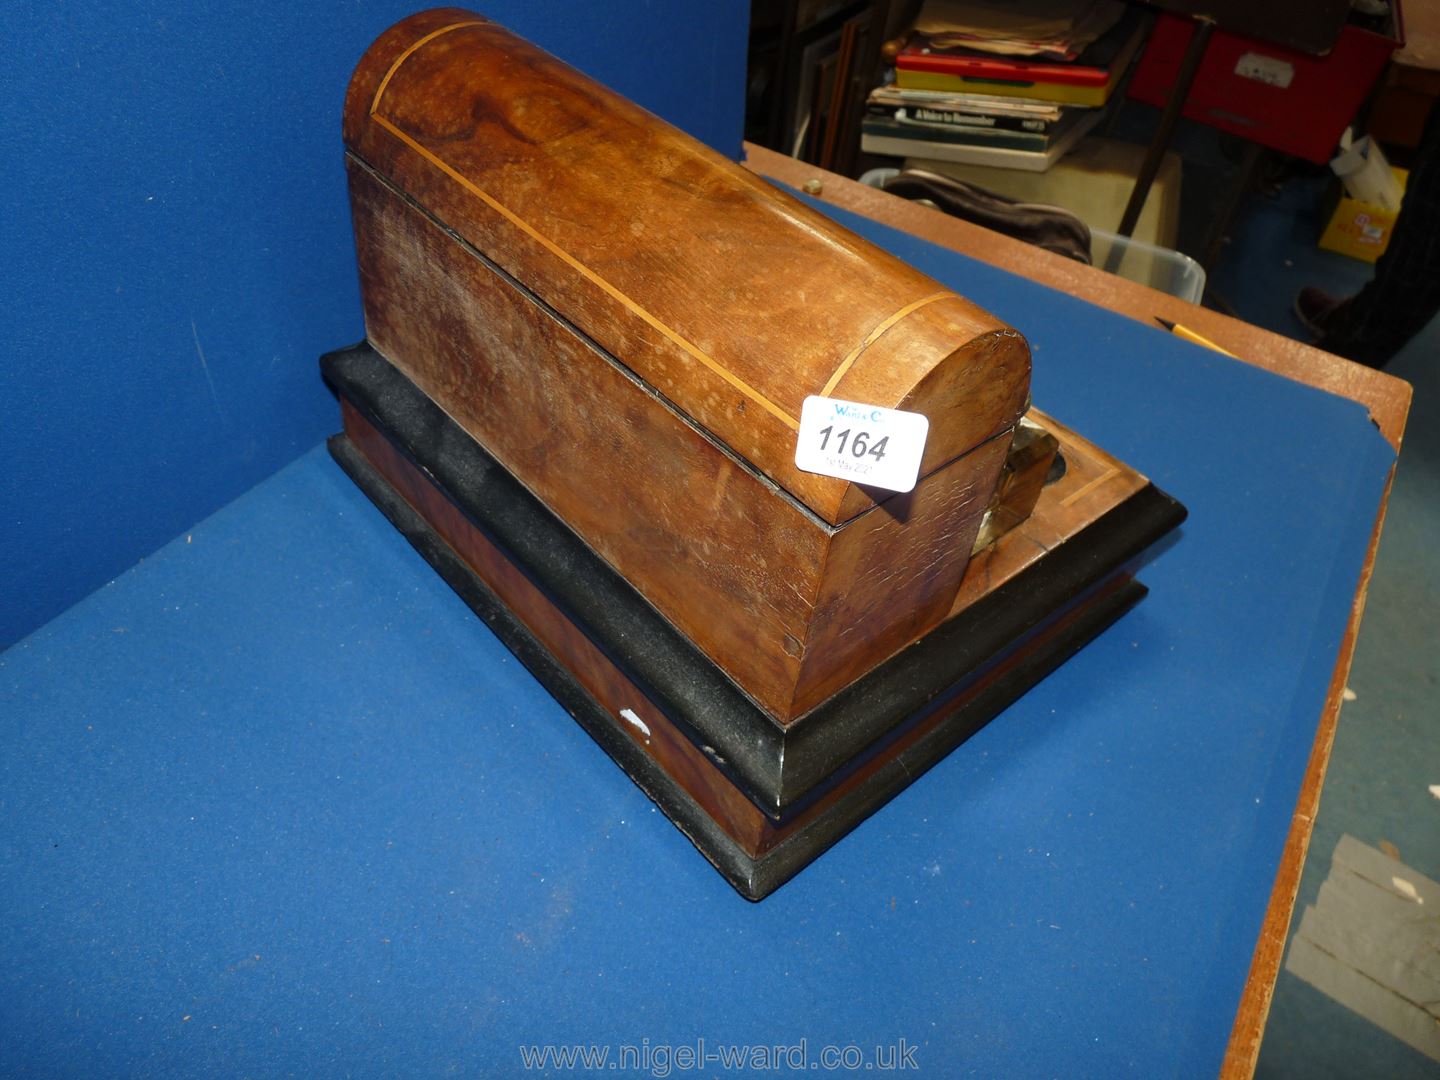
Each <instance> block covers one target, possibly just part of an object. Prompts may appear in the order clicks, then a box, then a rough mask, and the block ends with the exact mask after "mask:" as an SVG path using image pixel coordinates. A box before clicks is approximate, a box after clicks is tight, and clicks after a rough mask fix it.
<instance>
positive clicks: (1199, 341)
mask: <svg viewBox="0 0 1440 1080" xmlns="http://www.w3.org/2000/svg"><path fill="white" fill-rule="evenodd" d="M1155 321H1156V322H1158V323H1159V324H1160V325H1161V326H1163V327H1164V328H1165V329H1166V330H1169V331H1170V333H1172V334H1174V335H1175V336H1176V337H1178V338H1181V339H1183V340H1185V341H1189V342H1191V343H1193V344H1195V345H1203V346H1205V348H1207V349H1213V350H1214V351H1215V352H1218V353H1220V354H1222V355H1224V356H1228V357H1231V358H1232V359H1235V360H1239V359H1240V358H1239V357H1238V356H1236V355H1235V354H1234V353H1233V352H1231V351H1230V350H1229V349H1222V348H1221V347H1220V346H1219V345H1216V344H1215V342H1213V341H1211V340H1210V339H1209V338H1207V337H1205V336H1203V335H1201V334H1197V333H1196V332H1195V331H1194V330H1191V329H1190V328H1189V327H1188V326H1181V325H1180V324H1179V323H1176V322H1171V321H1170V320H1169V319H1162V318H1160V316H1159V315H1156V316H1155Z"/></svg>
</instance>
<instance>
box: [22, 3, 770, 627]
mask: <svg viewBox="0 0 1440 1080" xmlns="http://www.w3.org/2000/svg"><path fill="white" fill-rule="evenodd" d="M425 6H426V5H425V4H423V3H421V2H419V0H351V2H349V3H345V4H337V3H321V2H317V0H250V2H248V3H244V4H230V5H206V4H178V3H175V2H174V0H134V2H130V3H125V4H99V3H85V4H58V3H53V2H49V0H43V2H38V0H6V2H5V3H3V4H0V40H3V41H5V42H6V44H7V49H6V60H5V62H4V63H0V100H4V101H6V102H10V103H11V105H12V108H11V110H10V115H9V116H8V117H7V119H6V122H5V123H4V124H3V125H0V161H3V162H4V173H3V179H0V265H3V266H4V267H5V288H4V289H3V290H0V461H4V462H5V468H4V469H3V470H0V648H3V647H4V646H6V645H9V644H11V643H13V642H14V641H15V640H16V639H17V638H19V637H20V636H22V635H23V634H26V633H28V632H29V631H31V630H33V629H35V628H36V627H37V626H39V625H40V624H41V623H43V622H45V621H46V620H47V619H50V618H52V617H54V616H55V615H57V614H59V613H60V612H61V611H63V610H64V609H65V608H67V607H69V606H70V605H71V604H73V603H74V602H75V601H77V600H79V599H80V598H81V597H83V596H85V595H86V594H87V593H89V592H90V591H91V590H92V589H95V588H96V587H98V586H99V585H101V584H103V583H104V582H105V581H106V580H108V579H109V578H111V577H113V576H114V575H115V574H117V573H119V572H120V571H122V570H124V569H125V568H126V567H129V566H133V565H134V563H135V561H136V560H137V559H139V558H140V557H141V556H143V555H147V554H149V553H150V552H152V551H154V550H155V549H156V548H157V547H159V546H160V545H161V544H163V543H164V542H165V541H166V540H168V539H169V538H170V537H171V536H174V535H175V533H177V532H178V531H180V530H181V529H184V528H186V527H188V526H189V525H191V524H193V523H194V522H196V521H198V520H199V519H200V518H202V517H204V516H205V515H207V514H209V513H211V512H212V511H213V510H215V509H216V508H218V507H220V506H223V505H224V504H225V503H226V502H228V501H229V500H231V499H233V498H234V497H235V496H236V495H238V494H240V493H241V492H243V491H245V490H246V489H247V488H249V487H250V486H252V485H253V484H255V483H257V482H259V481H260V480H261V479H263V478H264V477H266V476H268V475H270V474H271V473H272V472H274V471H275V469H277V468H278V467H279V466H281V465H283V464H284V463H285V462H287V461H290V460H292V459H293V458H294V457H296V456H297V455H298V454H300V453H301V452H303V451H304V450H305V449H306V448H307V447H309V446H312V445H314V444H315V443H316V442H317V441H319V440H320V439H321V438H323V437H324V435H325V434H326V432H327V430H328V429H329V427H330V425H331V424H332V423H333V419H334V408H335V406H334V402H333V401H332V400H331V399H330V397H329V395H327V394H326V393H325V391H324V389H323V388H322V387H321V386H320V383H319V381H318V380H317V379H316V378H315V357H316V356H317V355H318V354H319V353H320V352H322V351H324V350H326V349H330V348H334V347H335V346H336V345H337V344H340V343H342V342H345V341H348V340H352V339H353V338H355V337H357V336H358V333H357V328H358V327H359V326H360V325H361V320H360V302H359V292H358V288H357V285H356V276H355V259H354V245H353V242H352V240H351V235H350V213H349V204H348V201H347V198H346V192H345V172H344V166H343V162H342V147H341V142H340V109H341V104H342V101H343V98H344V94H345V86H346V84H347V83H348V81H349V79H350V73H351V71H352V69H353V68H354V65H355V64H356V63H357V62H358V61H359V59H360V56H361V54H362V53H363V52H364V51H365V49H366V48H367V47H368V46H369V44H370V43H371V42H372V41H373V40H374V39H375V38H376V37H377V36H379V35H380V34H381V33H382V32H383V31H384V30H385V29H386V28H387V27H389V26H390V25H391V24H393V23H395V22H397V21H398V20H400V19H401V18H403V17H404V16H406V15H409V14H411V13H412V12H414V11H417V10H419V9H421V8H423V7H425ZM480 6H481V7H482V9H483V11H484V13H485V14H486V15H488V16H490V17H492V18H494V19H496V20H498V21H500V22H502V23H504V24H505V25H507V26H509V27H511V28H512V29H514V30H516V31H517V32H518V33H520V34H522V35H524V36H526V37H528V38H530V39H531V40H533V41H535V42H536V43H538V44H540V45H542V46H543V47H545V48H547V49H550V50H551V51H552V52H555V53H556V54H557V55H559V56H560V57H561V58H562V59H564V60H567V61H568V62H570V63H572V64H575V65H576V66H578V67H580V68H581V69H582V70H584V71H585V72H587V73H588V74H590V75H592V76H594V77H595V78H597V79H599V80H600V81H602V82H605V83H607V84H608V85H610V86H612V87H613V88H614V89H616V90H618V91H619V92H620V93H622V94H625V95H626V96H627V97H630V98H632V99H633V100H635V101H638V102H639V103H640V104H642V105H644V106H646V107H647V108H649V109H651V110H653V111H654V112H656V113H659V114H660V115H661V116H663V117H664V118H665V119H667V120H669V121H671V122H672V123H675V124H678V125H679V126H680V127H682V128H684V129H685V130H687V131H688V132H690V134H692V135H694V136H696V137H697V138H700V139H703V140H705V141H707V142H709V143H711V144H712V145H714V146H716V147H717V148H718V149H720V150H721V151H723V152H724V153H727V154H736V153H738V151H739V149H740V134H741V126H742V119H743V118H742V112H743V109H744V94H743V92H742V88H743V84H744V78H745V75H744V72H745V45H746V25H747V15H748V11H749V5H748V4H747V3H746V2H745V0H722V2H719V3H706V4H659V3H655V2H654V0H605V2H603V3H588V4H587V3H577V2H573V0H487V2H486V3H484V4H483V5H480Z"/></svg>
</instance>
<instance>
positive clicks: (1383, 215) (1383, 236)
mask: <svg viewBox="0 0 1440 1080" xmlns="http://www.w3.org/2000/svg"><path fill="white" fill-rule="evenodd" d="M1390 171H1391V172H1393V173H1394V174H1395V177H1396V179H1398V180H1399V181H1400V187H1401V188H1402V189H1403V188H1404V187H1405V181H1406V180H1407V179H1408V178H1409V175H1410V174H1409V172H1408V171H1407V170H1405V169H1397V168H1395V167H1394V166H1393V165H1392V166H1391V168H1390ZM1325 208H1326V214H1325V231H1324V232H1323V233H1321V234H1320V246H1321V247H1322V248H1324V249H1325V250H1326V251H1336V252H1339V253H1340V254H1341V255H1349V256H1350V257H1351V258H1352V259H1363V260H1364V261H1365V262H1372V263H1373V262H1374V261H1375V260H1376V259H1378V258H1380V256H1381V255H1383V254H1385V249H1386V248H1387V247H1388V246H1389V245H1390V236H1391V234H1392V233H1393V232H1394V231H1395V218H1396V217H1397V216H1398V212H1396V211H1392V210H1385V209H1382V208H1381V207H1379V206H1375V205H1374V204H1373V203H1367V202H1361V201H1360V200H1359V199H1352V198H1351V197H1350V196H1349V195H1346V194H1345V193H1344V188H1343V187H1341V185H1340V183H1339V181H1336V182H1335V184H1334V185H1333V186H1332V188H1331V190H1330V193H1329V195H1328V196H1327V197H1326V200H1325Z"/></svg>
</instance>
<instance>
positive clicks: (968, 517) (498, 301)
mask: <svg viewBox="0 0 1440 1080" xmlns="http://www.w3.org/2000/svg"><path fill="white" fill-rule="evenodd" d="M344 129H345V142H346V152H347V168H348V170H349V176H350V191H351V202H352V207H353V210H354V218H355V235H356V254H357V259H358V263H359V268H360V279H361V294H362V299H363V302H364V308H365V324H366V337H367V342H368V343H367V344H366V345H364V346H359V347H357V348H355V349H353V350H349V351H346V352H343V353H337V354H332V355H331V356H330V357H328V358H327V359H326V361H325V370H326V374H327V376H328V377H329V379H330V381H331V382H332V384H333V385H334V386H335V387H336V389H337V390H338V391H339V392H340V395H341V397H342V399H343V404H344V412H345V435H344V437H343V438H342V439H340V440H339V441H337V442H336V443H335V445H334V450H335V454H336V456H337V458H338V459H339V460H340V462H341V463H342V464H343V465H344V466H345V467H346V469H347V470H349V471H350V473H351V475H352V476H354V477H355V478H356V480H357V482H359V483H360V485H361V486H362V487H363V488H364V489H365V490H366V492H367V493H368V494H369V495H370V496H371V498H373V499H374V500H375V501H376V502H377V503H378V504H379V505H380V506H381V508H382V509H383V510H384V511H385V512H386V513H387V514H388V515H389V516H390V517H391V520H392V521H394V522H395V523H396V524H397V525H398V526H399V527H400V528H401V529H402V531H404V532H405V534H406V535H407V536H408V537H410V539H411V540H412V541H413V542H414V543H415V544H416V545H417V547H419V548H420V549H421V551H422V552H423V553H424V554H425V555H426V557H427V558H429V559H430V560H431V562H432V563H434V564H435V565H436V567H437V568H438V569H440V570H441V572H442V573H443V574H444V575H445V576H446V578H447V580H449V581H450V583H451V584H452V585H454V586H455V587H456V588H457V589H458V590H459V591H460V592H461V593H462V595H464V596H465V597H466V599H467V600H469V601H470V603H471V604H472V606H474V607H475V609H476V610H477V611H479V612H480V613H481V614H482V615H483V616H484V617H485V618H486V619H487V621H489V622H490V623H491V625H492V626H494V627H495V628H496V630H497V632H498V633H500V635H501V636H502V637H503V638H504V639H505V640H506V641H507V643H509V644H510V645H511V647H512V648H514V649H515V650H516V652H517V653H519V654H520V655H521V656H522V657H523V658H524V659H525V661H526V662H527V664H529V665H530V666H531V668H532V670H534V671H535V673H536V674H537V675H538V676H539V677H540V678H541V680H542V681H543V682H545V684H546V685H547V686H548V687H549V688H550V689H551V690H552V692H554V694H555V695H556V697H558V698H559V699H560V700H561V701H562V702H563V703H564V704H565V705H566V707H567V708H569V710H570V711H571V712H572V713H573V714H574V715H575V716H576V717H577V719H579V720H580V721H581V722H582V723H583V724H584V725H585V726H586V728H587V729H588V730H589V731H590V732H591V733H592V734H593V735H594V736H595V737H596V739H597V740H598V741H599V742H600V743H601V744H602V745H603V746H605V748H606V749H607V750H608V751H609V752H610V753H611V755H612V756H613V757H615V758H616V760H617V761H619V762H620V763H621V764H622V765H623V766H624V767H625V768H626V769H627V771H628V772H629V773H630V775H631V776H633V777H634V778H635V779H636V781H637V782H638V783H639V784H640V785H641V786H642V787H643V788H644V789H645V790H646V791H647V792H649V793H650V795H651V796H652V797H653V798H654V799H655V800H656V801H657V802H658V803H659V804H660V805H661V806H662V807H663V808H664V809H665V810H666V812H667V813H668V814H669V815H670V816H671V818H672V819H674V820H675V821H676V822H677V823H678V824H679V825H680V826H681V828H682V829H684V830H685V832H686V833H687V835H689V836H690V837H691V839H692V840H694V841H695V843H696V845H697V846H698V847H699V848H700V849H701V850H702V851H703V852H704V853H705V854H706V855H707V856H708V857H709V858H710V859H711V861H712V862H714V863H715V864H716V866H718V867H719V868H720V869H721V870H722V871H723V872H724V873H725V874H726V876H727V877H728V878H729V879H730V880H731V881H732V882H733V883H734V884H735V885H736V887H737V888H739V889H740V890H741V891H742V892H743V893H744V894H745V895H747V896H750V897H752V898H758V897H760V896H763V895H765V894H766V893H767V892H769V891H770V890H771V889H774V888H775V887H776V886H777V885H779V884H780V883H781V882H783V881H784V880H786V879H787V878H788V877H789V876H790V875H792V874H793V873H795V872H796V871H797V870H798V869H799V868H800V867H802V866H803V865H805V863H806V862H808V861H809V860H810V859H812V858H814V857H815V855H816V854H818V853H819V852H820V851H821V850H823V849H824V848H825V847H826V846H827V845H829V844H830V843H832V842H834V841H835V840H836V839H837V838H838V837H839V836H841V835H842V834H843V833H844V832H845V831H846V830H848V829H849V828H851V827H853V826H854V824H855V823H856V822H858V821H859V820H861V819H862V818H863V817H864V816H865V815H867V814H868V813H870V812H871V811H873V810H874V809H875V808H876V807H877V806H879V805H880V804H881V803H882V802H884V801H885V800H886V799H887V798H889V796H890V795H892V794H894V793H895V792H896V791H898V790H899V789H900V788H902V787H903V786H904V785H905V784H906V783H908V782H909V781H910V780H911V779H913V778H914V776H916V775H918V773H920V772H921V771H923V770H924V769H925V768H927V767H928V766H929V765H930V764H932V763H933V762H934V761H936V760H937V759H938V758H939V757H940V756H941V755H943V754H944V753H945V752H946V751H948V750H949V749H950V748H951V747H953V746H954V745H955V744H956V743H957V742H958V741H959V740H960V739H962V738H964V737H965V735H967V734H968V733H969V732H971V731H973V730H974V729H975V727H977V726H978V725H979V724H980V723H983V722H984V721H985V720H986V719H988V718H989V717H991V716H992V715H994V713H995V712H997V711H998V710H999V709H1000V708H1001V707H1003V706H1004V705H1005V704H1006V703H1007V702H1009V701H1011V700H1013V698H1014V697H1015V696H1017V695H1018V694H1019V693H1021V692H1022V691H1023V690H1024V689H1025V688H1026V687H1028V686H1029V685H1031V684H1033V682H1034V681H1035V680H1037V679H1039V678H1040V677H1042V676H1043V675H1044V674H1045V672H1046V671H1048V670H1049V669H1050V668H1052V667H1053V666H1054V665H1055V664H1057V663H1059V662H1060V660H1062V659H1063V658H1064V657H1065V656H1066V655H1068V654H1069V653H1070V652H1072V651H1073V650H1074V649H1076V648H1078V647H1079V646H1080V645H1081V644H1083V643H1084V642H1085V641H1086V640H1088V639H1089V638H1090V637H1091V636H1093V635H1094V634H1095V633H1096V632H1098V630H1099V629H1101V628H1102V627H1103V626H1105V625H1107V624H1108V623H1109V622H1110V621H1111V620H1113V619H1114V618H1116V617H1117V616H1118V615H1119V614H1120V613H1121V612H1122V611H1124V610H1125V609H1126V608H1127V607H1129V606H1130V605H1131V604H1133V603H1134V602H1135V601H1136V600H1137V599H1138V598H1139V596H1140V595H1141V594H1142V593H1143V590H1142V589H1141V588H1140V586H1138V585H1137V584H1135V583H1134V582H1133V581H1132V580H1131V576H1130V575H1131V571H1132V569H1133V564H1134V561H1135V560H1136V559H1137V558H1138V557H1139V556H1140V554H1141V553H1142V552H1143V551H1144V549H1145V548H1146V547H1147V546H1149V545H1150V544H1151V543H1153V542H1154V541H1155V540H1156V539H1158V538H1159V537H1160V536H1161V535H1163V534H1164V533H1165V532H1167V531H1168V530H1169V529H1171V528H1173V527H1174V526H1175V525H1176V524H1177V523H1178V522H1179V520H1180V519H1181V517H1182V516H1183V511H1182V510H1181V509H1180V508H1179V507H1178V505H1177V504H1175V503H1174V502H1173V501H1172V500H1170V499H1168V498H1167V497H1166V496H1164V495H1162V494H1161V493H1159V492H1157V491H1156V490H1155V489H1154V488H1152V487H1151V486H1150V485H1149V484H1148V483H1147V482H1146V481H1145V479H1144V478H1143V477H1141V476H1139V475H1138V474H1137V473H1135V472H1134V471H1133V470H1130V469H1128V468H1126V467H1125V466H1123V465H1121V464H1120V463H1119V462H1117V461H1114V460H1113V459H1111V458H1109V457H1108V456H1106V455H1105V454H1103V453H1102V452H1101V451H1099V450H1098V449H1096V448H1095V447H1092V446H1090V445H1088V444H1087V443H1085V442H1084V441H1083V440H1081V439H1079V438H1078V437H1076V436H1074V435H1073V434H1072V433H1069V432H1066V431H1065V430H1064V429H1063V428H1062V427H1060V426H1059V425H1057V424H1054V423H1053V422H1052V421H1049V420H1046V419H1045V418H1043V417H1034V416H1033V415H1032V417H1031V420H1032V423H1033V422H1037V421H1038V424H1039V427H1035V426H1031V425H1027V424H1026V423H1025V422H1024V421H1023V417H1024V415H1025V413H1026V410H1027V407H1028V404H1029V376H1030V356H1029V347H1028V345H1027V343H1026V341H1025V339H1024V337H1023V336H1022V335H1021V334H1020V333H1019V332H1017V331H1016V330H1015V329H1014V328H1012V327H1009V326H1007V325H1005V324H1004V323H1002V322H1000V321H999V320H997V319H996V318H994V316H992V315H990V314H989V313H987V312H985V311H982V310H981V309H979V308H978V307H977V306H976V305H974V304H973V303H971V302H969V301H968V300H965V299H964V298H962V297H960V296H957V295H956V294H955V293H953V292H951V291H949V290H948V289H945V288H943V287H942V286H941V285H940V284H939V283H938V282H936V281H934V280H932V279H930V278H928V277H926V276H925V275H923V274H921V273H920V272H919V271H917V270H915V269H914V268H913V267H910V266H908V265H906V264H905V263H902V262H900V261H899V260H898V259H896V258H895V257H894V256H892V255H890V254H889V253H888V252H885V251H883V250H881V249H879V248H877V247H875V246H873V245H871V244H869V243H867V242H866V241H864V240H862V239H861V238H860V237H858V236H855V235H854V234H853V233H850V232H848V231H847V230H845V229H843V228H842V227H840V226H839V225H837V224H836V223H835V222H833V221H832V220H830V219H828V218H826V217H825V216H823V215H821V214H819V213H817V212H816V211H814V210H812V209H811V208H809V207H807V206H805V205H804V204H802V203H801V202H799V201H798V200H796V199H793V198H791V197H790V196H788V195H785V194H783V193H782V192H779V191H777V190H776V189H775V188H773V187H771V186H770V185H768V184H765V183H764V182H762V181H760V180H758V179H757V178H756V177H755V176H754V175H753V174H751V173H750V172H748V171H747V170H745V169H743V168H741V167H740V166H738V165H736V164H735V163H734V162H732V161H730V160H729V159H727V158H725V157H723V156H722V155H719V154H717V153H715V152H713V151H712V150H710V149H708V148H707V147H705V146H703V145H701V144H699V143H697V142H696V141H695V140H693V139H690V138H689V137H688V136H686V135H685V134H684V133H682V132H680V131H677V130H676V129H674V128H671V127H669V126H668V125H665V124H663V123H662V122H660V121H658V120H656V119H655V118H654V117H652V116H650V115H649V114H647V113H644V112H643V111H642V110H640V109H638V108H636V107H635V106H634V105H633V104H632V103H630V102H628V101H625V100H624V99H622V98H620V97H618V96H617V95H615V94H613V93H612V92H610V91H608V90H606V89H605V88H604V87H601V86H599V85H598V84H596V83H593V82H592V81H590V80H588V79H586V78H585V77H584V76H583V75H581V74H580V73H578V72H576V71H574V70H573V69H570V68H568V67H566V66H565V65H563V64H561V63H560V62H559V61H557V60H555V59H554V58H553V57H551V56H548V55H547V54H545V53H543V52H541V51H540V50H539V49H536V48H535V47H534V46H532V45H529V44H528V43H526V42H524V41H522V40H521V39H519V38H517V37H515V36H514V35H513V34H510V33H509V32H508V31H506V30H504V29H503V28H501V27H498V26H496V25H495V24H494V23H492V22H489V21H488V20H485V19H483V18H481V17H479V16H476V15H474V14H471V13H468V12H463V11H455V10H450V9H444V10H439V11H431V12H425V13H422V14H420V15H417V16H414V17H412V18H410V19H407V20H405V21H403V22H401V23H400V24H398V25H397V26H395V27H393V28H392V29H391V30H389V31H388V32H387V33H385V34H384V35H382V36H381V37H380V38H379V39H378V40H377V41H376V43H375V44H374V45H373V46H372V47H371V49H370V50H369V51H368V52H367V53H366V55H365V57H364V58H363V59H362V60H361V62H360V64H359V66H358V67H357V69H356V72H355V76H354V78H353V79H352V81H351V85H350V90H349V93H348V94H347V98H346V108H345V125H344ZM814 396H819V397H823V398H837V399H843V400H848V401H853V402H861V403H864V405H865V406H866V407H870V406H882V407H885V408H890V409H898V410H903V411H907V412H912V413H918V414H921V415H923V416H924V417H926V419H927V421H928V425H929V426H928V434H927V435H926V437H925V441H924V444H923V456H922V457H921V461H920V467H919V476H918V479H917V480H916V482H915V485H914V488H913V490H911V491H908V492H904V493H895V492H890V491H886V490H882V489H879V488H874V487H866V486H862V485H860V484H858V483H855V482H852V481H851V480H847V479H844V478H842V477H838V476H831V475H822V474H819V473H816V472H813V471H808V470H802V469H800V468H799V467H798V466H797V464H796V457H795V454H796V445H797V442H796V440H797V432H798V430H799V428H800V415H801V412H802V407H803V404H804V402H805V401H806V400H807V399H808V398H810V397H814ZM1043 428H1048V430H1049V433H1048V434H1046V432H1045V431H1044V430H1041V429H1043ZM1057 451H1058V456H1057ZM1047 480H1049V481H1050V482H1049V483H1048V484H1047V483H1046V481H1047ZM1037 500H1038V502H1037ZM1032 509H1033V511H1034V512H1033V513H1032ZM1007 530H1008V531H1007ZM997 537H998V539H997Z"/></svg>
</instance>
